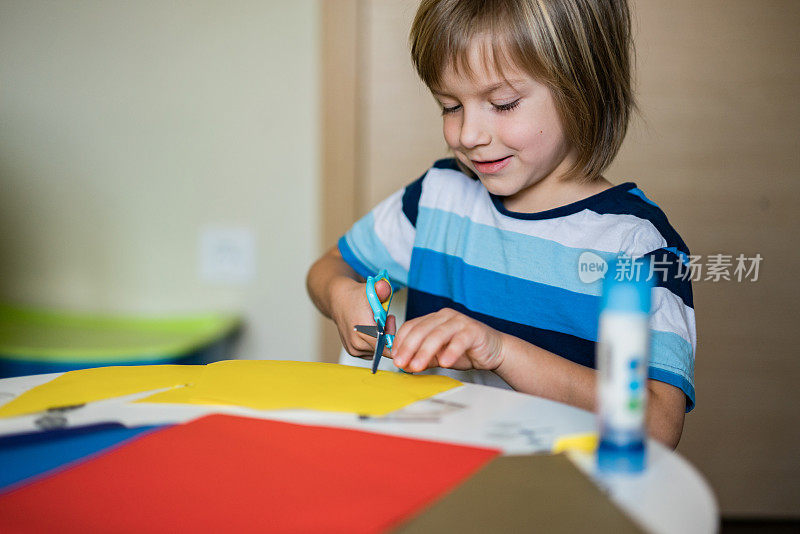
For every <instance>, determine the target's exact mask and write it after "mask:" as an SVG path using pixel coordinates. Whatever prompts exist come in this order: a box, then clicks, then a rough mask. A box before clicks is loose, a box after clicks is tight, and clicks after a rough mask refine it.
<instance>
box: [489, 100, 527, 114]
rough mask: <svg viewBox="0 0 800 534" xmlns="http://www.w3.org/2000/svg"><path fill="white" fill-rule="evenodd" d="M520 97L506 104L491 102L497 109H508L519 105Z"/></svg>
mask: <svg viewBox="0 0 800 534" xmlns="http://www.w3.org/2000/svg"><path fill="white" fill-rule="evenodd" d="M519 101H520V99H519V98H518V99H516V100H514V101H513V102H509V103H508V104H492V105H493V106H494V109H496V110H497V111H510V110H512V109H514V108H515V107H517V106H518V105H519Z"/></svg>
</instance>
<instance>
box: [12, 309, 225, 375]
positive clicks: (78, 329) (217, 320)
mask: <svg viewBox="0 0 800 534" xmlns="http://www.w3.org/2000/svg"><path fill="white" fill-rule="evenodd" d="M240 325H241V320H240V319H239V318H238V317H236V316H231V315H221V314H217V315H215V314H208V315H199V316H185V317H164V318H153V317H121V316H120V317H117V316H102V315H90V314H80V313H66V312H55V311H44V310H33V309H25V308H19V307H13V306H5V305H0V378H8V377H11V376H21V375H31V374H41V373H54V372H61V371H70V370H73V369H85V368H87V367H101V366H107V365H148V364H166V363H179V364H205V363H210V362H214V361H219V360H221V359H225V358H228V357H230V351H231V348H232V344H233V342H234V340H235V338H236V337H237V336H236V334H237V333H238V332H239V330H240Z"/></svg>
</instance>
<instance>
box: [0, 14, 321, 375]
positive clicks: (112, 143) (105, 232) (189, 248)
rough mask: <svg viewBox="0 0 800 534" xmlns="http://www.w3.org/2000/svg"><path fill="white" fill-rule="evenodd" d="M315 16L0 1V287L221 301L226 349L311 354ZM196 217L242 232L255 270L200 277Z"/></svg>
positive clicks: (130, 300)
mask: <svg viewBox="0 0 800 534" xmlns="http://www.w3.org/2000/svg"><path fill="white" fill-rule="evenodd" d="M318 11H319V6H318V4H317V3H316V2H314V1H311V0H305V1H281V2H257V1H237V2H233V3H222V2H213V1H194V2H160V1H137V2H123V1H99V0H98V1H85V2H42V1H31V0H24V1H5V2H3V3H2V4H0V187H1V188H2V189H1V192H0V227H2V229H3V230H2V232H0V298H2V299H3V300H10V301H13V302H19V303H25V304H33V305H43V306H51V307H56V308H65V309H75V310H92V311H108V312H136V313H146V314H169V313H183V312H195V311H213V310H230V311H235V312H240V313H243V314H244V316H245V320H246V323H247V326H246V328H247V330H246V333H245V336H244V339H243V343H242V345H241V348H240V353H239V355H240V356H242V357H248V358H294V359H302V360H309V359H315V358H316V336H317V333H316V331H314V330H313V329H311V330H310V329H309V328H308V327H307V326H308V324H310V323H312V322H313V321H314V317H315V315H314V314H315V311H314V310H313V307H312V306H311V304H310V302H309V300H308V298H307V297H306V295H305V288H304V274H305V271H306V269H307V267H308V265H309V264H310V263H311V261H312V260H313V256H314V255H315V254H316V252H317V248H318V236H319V230H318V227H319V222H318V221H319V218H318V215H317V213H318V212H317V209H316V206H317V197H318V188H319V184H318V160H319V149H318V132H319V110H318V108H319V105H318V95H319V89H318V78H319V76H318V72H317V71H318V67H319V53H318ZM207 227H221V228H223V229H225V228H234V229H238V228H241V229H244V231H245V232H251V234H250V235H252V237H253V240H254V244H255V276H254V277H253V278H252V279H251V280H249V281H248V280H245V281H244V282H243V283H209V282H207V281H204V279H203V278H202V277H201V276H200V272H199V267H198V254H199V236H200V234H201V232H202V231H203V229H204V228H207ZM295 332H297V334H294V333H295Z"/></svg>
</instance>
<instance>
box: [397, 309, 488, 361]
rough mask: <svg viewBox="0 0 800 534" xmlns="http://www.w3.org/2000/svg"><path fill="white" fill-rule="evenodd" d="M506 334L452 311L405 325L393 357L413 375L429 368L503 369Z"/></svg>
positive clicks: (444, 311) (448, 310)
mask: <svg viewBox="0 0 800 534" xmlns="http://www.w3.org/2000/svg"><path fill="white" fill-rule="evenodd" d="M502 348H503V343H502V334H501V333H500V332H498V331H497V330H495V329H493V328H491V327H489V326H486V325H485V324H483V323H481V322H480V321H476V320H475V319H473V318H471V317H468V316H466V315H464V314H463V313H459V312H457V311H455V310H452V309H450V308H444V309H441V310H439V311H437V312H435V313H431V314H429V315H425V316H423V317H417V318H416V319H412V320H410V321H407V322H405V323H404V324H403V325H402V326H401V327H400V330H399V331H398V332H397V335H396V336H395V338H394V345H392V351H391V356H392V358H393V359H394V363H395V365H397V366H398V367H400V368H402V369H403V370H405V371H409V372H412V373H414V372H419V371H423V370H425V369H427V368H429V367H448V368H451V369H460V370H465V369H486V370H494V369H497V367H499V366H500V363H501V362H502V360H503V356H502Z"/></svg>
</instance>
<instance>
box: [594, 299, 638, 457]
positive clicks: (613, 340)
mask: <svg viewBox="0 0 800 534" xmlns="http://www.w3.org/2000/svg"><path fill="white" fill-rule="evenodd" d="M647 322H648V319H647V315H646V314H638V313H619V312H604V313H603V314H601V316H600V325H599V332H598V347H597V348H598V350H597V358H598V361H597V369H598V371H599V375H598V393H599V396H598V400H599V406H598V414H599V416H600V425H601V431H602V433H603V434H604V436H605V438H606V439H609V440H611V441H613V442H616V443H617V444H619V445H626V444H627V443H628V442H630V441H632V440H640V439H642V436H643V435H644V417H645V409H646V402H647V382H646V380H647V354H648V344H649V329H648V324H647Z"/></svg>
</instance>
